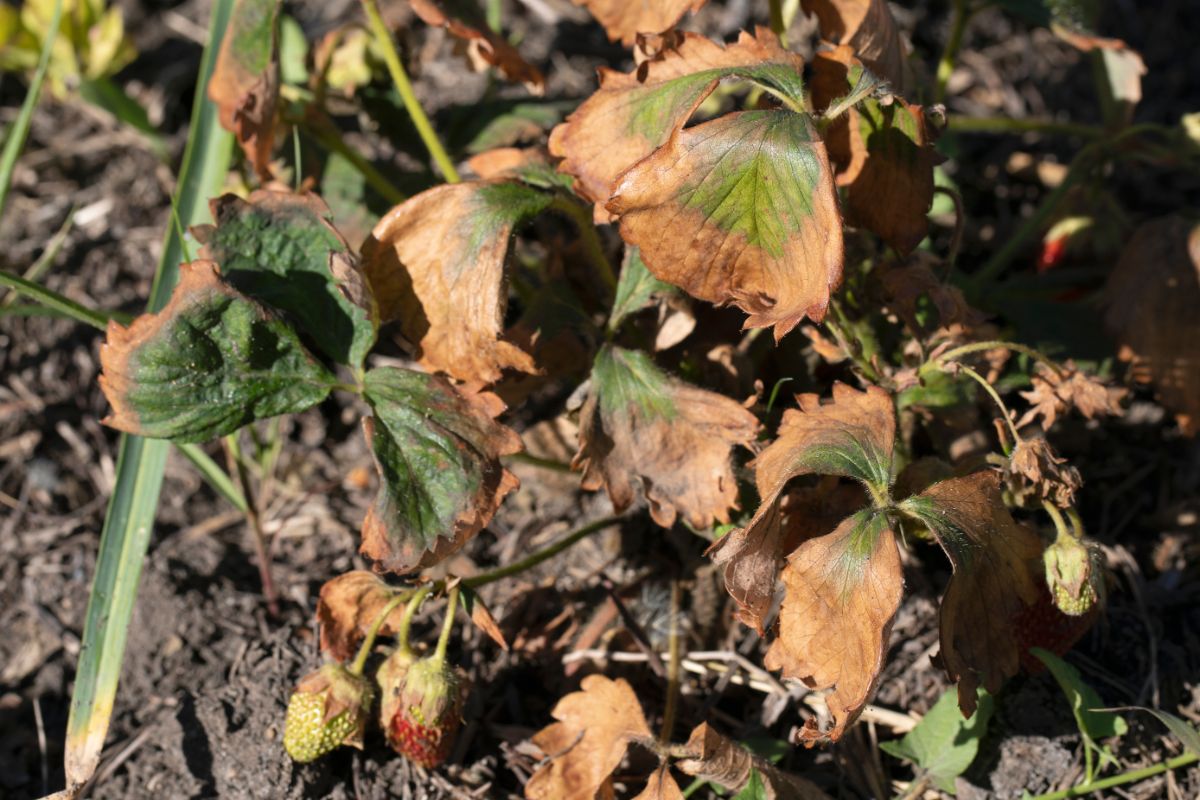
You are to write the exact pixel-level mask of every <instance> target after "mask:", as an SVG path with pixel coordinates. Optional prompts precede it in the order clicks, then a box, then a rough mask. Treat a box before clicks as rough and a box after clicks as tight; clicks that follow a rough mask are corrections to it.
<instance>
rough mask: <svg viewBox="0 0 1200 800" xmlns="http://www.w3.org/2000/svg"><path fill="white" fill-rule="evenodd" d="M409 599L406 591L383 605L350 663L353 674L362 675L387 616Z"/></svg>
mask: <svg viewBox="0 0 1200 800" xmlns="http://www.w3.org/2000/svg"><path fill="white" fill-rule="evenodd" d="M407 599H408V595H407V594H406V593H400V594H398V595H396V596H395V597H393V598H392V599H391V600H389V601H388V603H387V605H385V606H384V607H383V611H381V612H379V616H378V617H376V618H375V621H374V622H372V623H371V628H370V630H368V631H367V635H366V636H364V637H363V641H362V644H361V645H359V648H358V653H357V654H355V656H354V661H353V662H352V663H351V664H350V668H349V669H350V673H351V674H353V675H362V672H363V667H365V666H366V665H367V659H368V658H370V656H371V650H372V648H374V647H375V637H377V636H378V635H379V631H380V630H381V629H382V628H383V623H385V622H387V618H388V617H389V616H391V614H392V611H394V610H395V609H396V606H398V605H400V604H401V603H403V602H404V601H405V600H407Z"/></svg>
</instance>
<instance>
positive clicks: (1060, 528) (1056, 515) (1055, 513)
mask: <svg viewBox="0 0 1200 800" xmlns="http://www.w3.org/2000/svg"><path fill="white" fill-rule="evenodd" d="M1042 510H1043V511H1045V512H1046V513H1047V514H1048V515H1049V516H1050V519H1051V521H1053V522H1054V532H1055V534H1056V535H1057V536H1059V537H1067V538H1070V537H1071V530H1070V529H1069V528H1068V527H1067V522H1066V520H1064V519H1063V515H1062V512H1061V511H1059V510H1058V506H1056V505H1054V504H1053V503H1051V502H1050V501H1049V500H1043V501H1042Z"/></svg>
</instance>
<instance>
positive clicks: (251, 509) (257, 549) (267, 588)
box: [225, 433, 279, 617]
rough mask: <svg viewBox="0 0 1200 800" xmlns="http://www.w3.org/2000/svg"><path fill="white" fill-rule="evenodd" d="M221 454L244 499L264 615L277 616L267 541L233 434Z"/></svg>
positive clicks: (256, 499) (248, 475)
mask: <svg viewBox="0 0 1200 800" xmlns="http://www.w3.org/2000/svg"><path fill="white" fill-rule="evenodd" d="M225 454H226V456H227V459H228V461H229V471H230V472H232V473H234V474H235V475H237V477H238V483H239V484H241V489H242V497H244V498H245V500H246V509H245V514H246V522H248V523H249V524H250V532H251V533H252V534H253V535H254V557H255V560H257V561H258V577H259V579H260V581H261V582H262V592H263V599H265V600H266V601H267V613H269V614H270V615H271V616H272V617H277V616H279V594H278V593H277V592H276V591H275V580H274V578H273V577H272V576H271V552H270V551H271V547H270V542H271V540H270V537H268V536H267V533H266V531H264V530H263V526H262V517H261V516H260V515H259V509H258V498H257V497H255V494H254V487H253V485H252V484H251V482H250V471H249V470H248V469H246V462H245V461H244V460H243V459H242V448H241V445H240V444H239V443H238V435H237V434H236V433H231V434H229V435H228V436H226V437H225Z"/></svg>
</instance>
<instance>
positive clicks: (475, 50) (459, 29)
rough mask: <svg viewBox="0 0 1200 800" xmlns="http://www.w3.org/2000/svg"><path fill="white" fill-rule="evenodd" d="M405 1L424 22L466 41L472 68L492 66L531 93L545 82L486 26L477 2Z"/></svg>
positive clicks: (532, 67)
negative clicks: (521, 84) (523, 85)
mask: <svg viewBox="0 0 1200 800" xmlns="http://www.w3.org/2000/svg"><path fill="white" fill-rule="evenodd" d="M409 2H410V3H411V5H412V9H413V11H415V12H416V14H417V16H419V17H420V18H421V19H422V20H424V21H425V23H426V24H428V25H433V26H435V27H439V28H445V29H446V31H447V32H448V33H450V35H452V36H456V37H458V38H459V39H462V40H463V41H464V42H466V45H467V55H468V57H469V58H470V61H471V64H472V66H473V67H475V69H477V70H482V69H485V68H486V67H488V66H492V67H495V68H496V69H498V70H500V73H501V74H502V75H504V77H505V78H507V79H508V80H510V81H514V82H516V83H523V84H525V88H527V89H528V90H529V91H530V92H532V93H534V94H541V93H542V90H543V89H544V88H545V85H546V79H545V78H544V77H543V76H542V73H541V72H540V71H539V70H538V69H537V68H536V67H534V66H533V65H532V64H530V63H529V62H528V61H526V60H525V59H524V58H522V57H521V54H520V53H519V52H517V49H516V48H515V47H513V46H512V45H511V44H509V43H508V40H507V39H505V38H504V37H503V36H502V35H500V34H499V33H496V32H495V31H492V30H491V29H489V28H488V26H487V22H486V21H485V20H484V19H483V18H482V17H483V14H482V12H481V11H480V7H479V4H477V3H474V2H472V0H409Z"/></svg>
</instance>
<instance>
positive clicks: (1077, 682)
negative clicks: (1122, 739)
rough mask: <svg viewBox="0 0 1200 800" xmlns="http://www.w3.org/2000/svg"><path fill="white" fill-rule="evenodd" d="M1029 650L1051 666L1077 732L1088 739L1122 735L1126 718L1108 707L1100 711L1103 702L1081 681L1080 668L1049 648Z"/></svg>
mask: <svg viewBox="0 0 1200 800" xmlns="http://www.w3.org/2000/svg"><path fill="white" fill-rule="evenodd" d="M1029 652H1030V653H1032V654H1033V655H1035V656H1037V657H1038V659H1039V660H1041V662H1042V663H1043V664H1045V665H1046V667H1047V668H1048V669H1049V670H1050V674H1052V675H1053V676H1054V679H1055V680H1056V681H1058V685H1059V686H1060V687H1062V690H1063V694H1065V695H1066V696H1067V702H1068V703H1070V704H1071V712H1072V713H1073V714H1074V715H1075V724H1076V725H1078V726H1079V733H1080V734H1081V735H1083V736H1084V737H1086V738H1088V739H1092V740H1095V739H1106V738H1108V737H1110V736H1121V735H1122V734H1124V733H1125V732H1126V731H1127V730H1129V726H1128V725H1126V724H1125V720H1124V719H1122V718H1121V717H1119V716H1117V715H1116V714H1114V713H1112V712H1111V711H1101V710H1098V709H1101V708H1103V706H1104V703H1103V701H1101V699H1100V696H1099V695H1098V694H1096V691H1095V690H1094V689H1093V688H1092V687H1091V686H1088V685H1087V684H1086V683H1084V680H1083V678H1082V677H1081V676H1080V674H1079V670H1077V669H1075V667H1073V666H1071V665H1070V664H1068V663H1067V662H1066V661H1063V660H1062V659H1061V658H1059V657H1058V656H1056V655H1054V653H1051V652H1050V651H1049V650H1044V649H1043V648H1041V647H1032V648H1030V650H1029Z"/></svg>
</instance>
